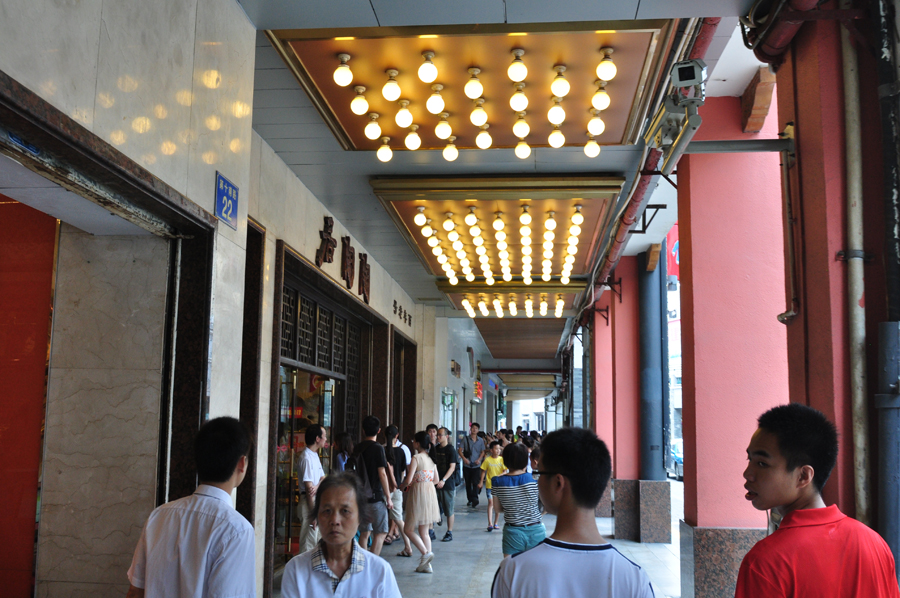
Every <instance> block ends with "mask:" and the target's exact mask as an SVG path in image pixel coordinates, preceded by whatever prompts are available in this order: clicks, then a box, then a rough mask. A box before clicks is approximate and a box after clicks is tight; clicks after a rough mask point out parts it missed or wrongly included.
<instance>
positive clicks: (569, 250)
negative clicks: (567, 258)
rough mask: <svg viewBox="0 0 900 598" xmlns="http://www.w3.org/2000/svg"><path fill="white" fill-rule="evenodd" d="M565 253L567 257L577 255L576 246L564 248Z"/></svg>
mask: <svg viewBox="0 0 900 598" xmlns="http://www.w3.org/2000/svg"><path fill="white" fill-rule="evenodd" d="M566 253H568V254H569V255H575V254H576V253H578V246H577V245H569V246H568V247H566Z"/></svg>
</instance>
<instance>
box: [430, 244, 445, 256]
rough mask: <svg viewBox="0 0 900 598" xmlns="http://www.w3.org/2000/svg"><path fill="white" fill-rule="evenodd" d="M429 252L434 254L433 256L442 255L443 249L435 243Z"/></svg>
mask: <svg viewBox="0 0 900 598" xmlns="http://www.w3.org/2000/svg"><path fill="white" fill-rule="evenodd" d="M431 253H432V254H434V255H435V256H438V255H442V254H443V253H444V250H443V249H441V246H440V245H436V246H435V247H432V248H431Z"/></svg>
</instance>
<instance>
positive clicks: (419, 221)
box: [413, 207, 426, 226]
mask: <svg viewBox="0 0 900 598" xmlns="http://www.w3.org/2000/svg"><path fill="white" fill-rule="evenodd" d="M416 209H417V210H418V213H417V214H416V215H415V216H413V223H415V225H416V226H422V225H424V224H425V221H426V218H425V208H422V207H419V208H416Z"/></svg>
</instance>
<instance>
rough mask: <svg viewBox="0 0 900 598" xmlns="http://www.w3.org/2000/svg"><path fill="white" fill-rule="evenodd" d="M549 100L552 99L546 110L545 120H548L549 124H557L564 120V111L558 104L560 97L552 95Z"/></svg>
mask: <svg viewBox="0 0 900 598" xmlns="http://www.w3.org/2000/svg"><path fill="white" fill-rule="evenodd" d="M551 100H552V101H553V106H551V107H550V110H548V111H547V120H549V121H550V124H551V125H556V126H559V125H561V124H563V123H564V122H565V121H566V111H565V110H564V109H563V107H562V106H560V105H559V103H560V102H561V101H562V98H558V97H553V98H551Z"/></svg>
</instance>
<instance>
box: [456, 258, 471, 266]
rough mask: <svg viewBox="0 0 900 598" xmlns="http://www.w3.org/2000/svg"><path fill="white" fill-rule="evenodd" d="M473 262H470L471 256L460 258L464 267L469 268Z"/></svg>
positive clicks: (460, 262) (460, 263)
mask: <svg viewBox="0 0 900 598" xmlns="http://www.w3.org/2000/svg"><path fill="white" fill-rule="evenodd" d="M470 264H471V262H469V258H462V259H460V260H459V265H460V266H462V267H463V268H468V267H469V265H470Z"/></svg>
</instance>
